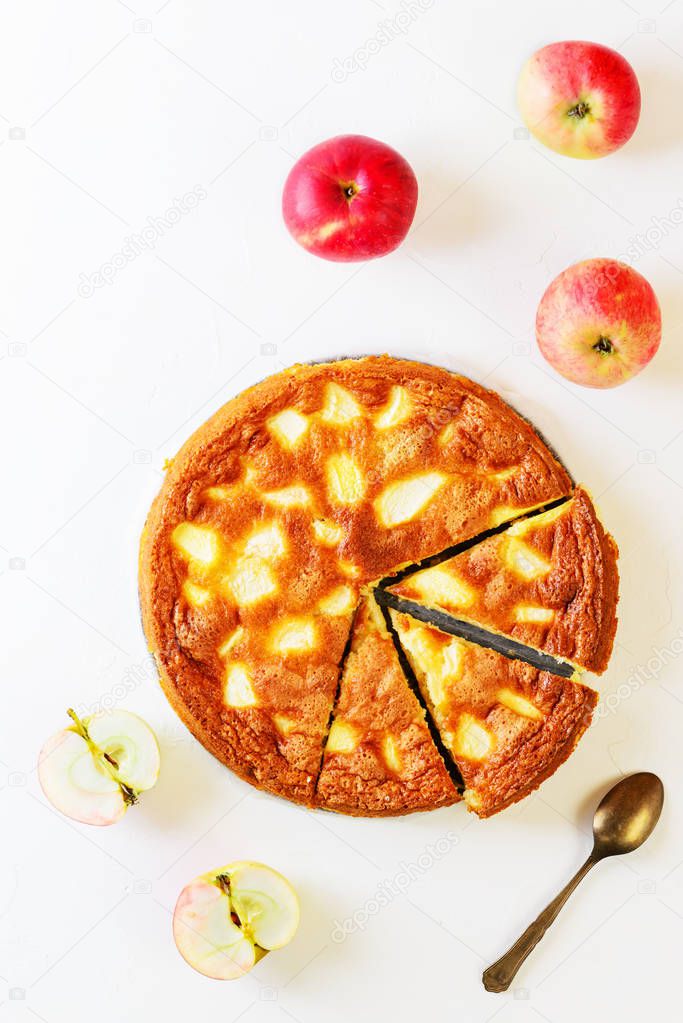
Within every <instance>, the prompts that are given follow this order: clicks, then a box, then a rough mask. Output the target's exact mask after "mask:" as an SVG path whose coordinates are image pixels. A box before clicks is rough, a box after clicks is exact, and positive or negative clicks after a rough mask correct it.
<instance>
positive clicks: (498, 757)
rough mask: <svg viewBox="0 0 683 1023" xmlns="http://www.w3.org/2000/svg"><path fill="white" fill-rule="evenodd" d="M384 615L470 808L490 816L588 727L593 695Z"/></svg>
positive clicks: (536, 780) (559, 759) (524, 790)
mask: <svg viewBox="0 0 683 1023" xmlns="http://www.w3.org/2000/svg"><path fill="white" fill-rule="evenodd" d="M390 614H391V622H392V625H393V627H394V629H395V630H396V633H397V635H398V637H399V640H400V643H401V645H402V646H403V649H404V650H405V652H406V654H407V657H408V662H409V664H410V667H411V669H412V671H413V673H414V675H415V680H416V682H417V684H418V685H419V687H420V690H421V692H422V695H423V697H424V699H425V701H426V703H427V705H428V707H429V711H430V713H431V715H432V717H433V719H434V722H435V724H436V726H437V728H438V729H439V732H440V733H441V738H442V740H443V742H444V745H445V746H446V748H447V750H448V751H449V753H450V755H451V756H452V758H453V760H454V762H455V764H456V765H457V767H458V769H459V771H460V774H461V775H462V778H463V781H464V784H465V793H464V797H465V801H466V803H467V806H468V808H469V809H471V810H474V811H475V813H477V814H478V815H479V816H480V817H489V816H490V815H491V814H494V813H497V812H498V811H499V810H502V809H504V808H505V807H506V806H509V805H510V804H511V803H515V802H517V801H518V800H519V799H522V798H523V797H524V796H526V795H528V794H529V793H530V792H532V791H533V790H534V789H536V788H537V787H538V786H539V785H540V784H541V782H542V781H544V780H545V779H546V778H547V777H549V776H550V775H551V774H552V773H553V772H554V771H555V770H556V769H557V768H558V767H559V766H560V764H562V763H563V762H564V761H565V760H566V759H567V757H568V756H569V754H570V753H571V752H572V750H573V748H574V746H575V745H576V743H577V742H578V740H579V738H580V737H581V735H582V734H583V732H584V731H585V730H586V728H587V727H588V725H589V724H590V720H591V717H592V714H593V709H594V707H595V704H596V702H597V694H596V693H595V692H594V691H593V690H592V689H588V688H587V687H586V686H583V685H581V683H580V682H576V681H573V680H572V679H566V678H561V677H559V676H557V675H552V674H550V673H549V672H543V671H539V670H538V669H536V668H533V667H532V666H531V665H529V664H525V663H524V662H521V661H513V660H510V659H508V658H507V657H504V656H503V655H502V654H500V653H497V652H495V651H493V650H488V649H486V648H484V647H480V646H477V645H476V644H473V643H469V642H467V641H466V640H463V639H458V638H455V637H453V636H449V635H447V634H445V633H443V632H440V631H439V630H438V629H436V628H433V627H431V626H427V625H424V624H423V623H421V622H417V621H415V620H414V619H413V618H410V617H409V616H408V615H404V614H400V613H398V612H396V611H391V613H390Z"/></svg>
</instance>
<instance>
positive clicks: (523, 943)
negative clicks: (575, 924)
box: [482, 853, 597, 991]
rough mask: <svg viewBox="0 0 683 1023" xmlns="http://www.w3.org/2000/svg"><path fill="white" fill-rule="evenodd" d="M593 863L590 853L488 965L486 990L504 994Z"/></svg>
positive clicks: (484, 975) (485, 973)
mask: <svg viewBox="0 0 683 1023" xmlns="http://www.w3.org/2000/svg"><path fill="white" fill-rule="evenodd" d="M596 863H597V860H596V859H595V858H594V854H593V853H591V854H590V856H589V857H588V859H587V860H586V862H585V863H584V864H583V866H582V867H579V869H578V870H577V872H576V873H575V874H574V877H573V878H572V879H571V881H570V882H569V884H567V885H566V886H565V887H564V888H563V889H562V891H561V892H560V894H559V895H557V896H556V897H555V898H554V899H553V901H552V902H551V903H549V905H547V906H546V908H545V909H544V910H543V912H542V913H539V915H538V916H537V917H536V919H535V920H534V922H533V923H532V924H529V926H528V927H527V929H526V930H525V931H524V934H522V936H521V937H520V938H518V939H517V941H516V942H515V943H514V945H512V946H511V948H509V949H508V951H507V952H506V953H505V955H503V956H501V957H500V959H498V960H497V961H496V962H495V963H494V964H493V965H492V966H489V968H488V970H485V971H484V974H483V976H482V980H483V982H484V987H485V988H486V990H487V991H507V989H508V988H509V987H510V984H511V983H512V981H513V980H514V978H515V976H516V974H517V971H518V969H519V968H520V966H521V965H522V963H523V962H524V960H525V959H526V957H527V956H528V955H529V953H530V952H531V951H532V950H533V949H534V948H536V945H538V943H539V941H540V940H541V938H542V937H543V935H544V934H545V932H546V931H547V930H548V928H549V927H550V925H551V923H552V922H553V920H554V919H555V917H556V916H557V914H558V913H559V912H560V910H561V909H562V907H563V906H564V904H565V902H566V901H567V899H568V898H569V896H570V895H571V893H572V892H573V891H574V889H575V888H576V886H577V885H578V884H579V882H580V881H583V879H584V877H585V876H586V874H587V873H588V871H589V870H590V869H591V867H592V866H594V865H595V864H596Z"/></svg>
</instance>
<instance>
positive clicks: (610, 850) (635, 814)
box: [593, 771, 664, 861]
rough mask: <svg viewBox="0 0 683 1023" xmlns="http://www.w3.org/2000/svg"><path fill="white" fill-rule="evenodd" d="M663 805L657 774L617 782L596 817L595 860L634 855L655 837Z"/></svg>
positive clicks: (638, 775) (641, 772) (639, 775)
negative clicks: (644, 843) (635, 851)
mask: <svg viewBox="0 0 683 1023" xmlns="http://www.w3.org/2000/svg"><path fill="white" fill-rule="evenodd" d="M663 805H664V786H663V785H662V782H661V779H660V778H658V777H657V775H656V774H651V773H650V772H649V771H640V772H639V773H638V774H631V775H629V776H628V778H623V779H622V780H621V781H620V782H617V784H616V785H614V786H613V787H612V788H611V789H610V790H609V792H607V793H606V795H604V796H603V797H602V799H601V800H600V803H599V804H598V807H597V809H596V811H595V816H594V817H593V841H594V846H593V859H594V860H596V861H597V860H601V859H604V858H605V857H607V856H621V855H622V853H629V852H633V851H634V850H635V849H637V848H638V847H639V846H641V845H642V844H643V842H645V841H646V839H648V838H649V837H650V835H651V834H652V831H653V829H654V827H655V825H656V823H657V821H658V820H659V817H660V814H661V812H662V806H663Z"/></svg>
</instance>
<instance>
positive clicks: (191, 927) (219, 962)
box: [173, 860, 299, 980]
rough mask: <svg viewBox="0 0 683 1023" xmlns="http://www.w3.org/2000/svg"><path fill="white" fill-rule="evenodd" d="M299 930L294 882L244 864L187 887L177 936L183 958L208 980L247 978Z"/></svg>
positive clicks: (177, 920) (176, 918)
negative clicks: (250, 972)
mask: <svg viewBox="0 0 683 1023" xmlns="http://www.w3.org/2000/svg"><path fill="white" fill-rule="evenodd" d="M298 926H299V900H298V898H297V895H296V892H295V891H294V889H293V888H292V886H291V884H290V883H289V881H288V880H287V879H286V878H285V877H283V876H282V874H279V873H278V872H277V871H276V870H273V869H272V868H271V867H267V866H266V865H265V864H263V863H253V862H251V861H247V860H245V861H241V862H235V863H229V864H227V866H225V867H220V868H219V869H218V870H213V871H210V872H209V873H207V874H201V875H200V876H199V877H196V878H195V879H194V881H191V882H190V883H189V884H188V885H186V886H185V888H183V890H182V892H181V893H180V896H179V897H178V901H177V903H176V907H175V911H174V913H173V937H174V939H175V943H176V946H177V948H178V951H179V952H180V954H181V956H182V957H183V959H184V960H185V961H186V962H187V963H189V965H190V966H192V967H193V968H194V969H195V970H197V971H198V972H199V973H202V974H203V975H204V976H205V977H211V978H212V979H214V980H235V979H236V978H237V977H243V976H244V975H245V974H246V973H248V972H249V970H251V968H252V967H253V966H254V965H255V964H256V963H257V962H258V961H259V959H262V958H263V956H264V955H266V953H267V952H271V951H273V950H275V949H278V948H282V947H283V946H284V945H287V944H288V943H289V942H290V941H291V940H292V938H293V937H294V935H295V934H296V931H297V928H298Z"/></svg>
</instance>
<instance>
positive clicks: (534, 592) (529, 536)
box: [389, 487, 619, 674]
mask: <svg viewBox="0 0 683 1023" xmlns="http://www.w3.org/2000/svg"><path fill="white" fill-rule="evenodd" d="M515 543H516V544H524V548H523V549H524V550H526V549H527V548H528V549H530V550H531V552H532V554H533V555H534V556H535V557H539V558H540V559H542V561H541V571H540V574H539V575H537V576H534V577H533V578H531V579H529V578H525V577H524V576H523V575H520V574H519V573H517V572H516V571H515V570H514V564H513V565H511V564H510V561H511V556H512V554H514V548H512V547H511V544H515ZM617 555H618V551H617V545H616V543H615V542H614V540H613V538H612V537H611V536H610V535H609V533H606V532H605V529H604V527H603V525H602V523H601V522H600V519H599V518H598V515H597V512H596V510H595V508H594V506H593V502H592V501H591V499H590V497H589V495H588V493H587V491H586V490H585V489H584V488H583V487H577V488H576V490H575V492H574V497H573V498H572V500H571V501H568V502H567V503H566V504H564V505H562V506H561V507H558V508H557V509H554V510H553V511H552V512H549V513H547V514H541V515H537V516H534V517H531V518H529V519H528V520H526V521H525V522H519V523H517V524H515V526H514V527H513V528H512V529H510V530H506V531H505V532H503V533H499V534H498V535H496V536H492V537H489V538H488V539H485V540H483V541H482V542H481V543H478V544H476V545H475V546H473V547H471V548H470V549H469V550H467V551H463V552H462V553H460V554H457V555H456V556H455V557H453V558H450V559H448V560H446V561H444V562H442V563H441V564H440V565H439V571H440V572H443V573H446V579H449V578H451V577H453V578H454V579H456V580H458V581H459V582H462V583H463V584H464V585H465V587H466V594H467V599H466V600H465V602H464V603H463V604H458V602H457V600H456V601H452V602H451V601H449V600H448V599H441V600H439V601H427V602H426V603H427V604H428V605H429V606H432V607H438V608H440V609H442V610H444V611H447V612H449V613H451V614H452V615H454V616H455V617H463V618H465V619H466V620H473V621H476V623H477V624H478V625H481V626H484V627H485V628H487V629H491V630H494V631H496V632H499V633H503V634H505V635H507V636H512V638H513V639H516V640H518V641H519V642H521V643H525V644H526V645H527V646H531V647H534V648H536V649H538V650H543V651H544V652H545V653H548V654H552V655H553V656H554V657H558V658H561V659H563V660H567V661H572V662H573V663H574V664H576V665H578V666H579V667H581V668H583V669H585V670H586V671H593V672H596V673H597V674H601V673H602V672H603V671H604V670H605V668H606V667H607V663H608V661H609V658H610V654H611V652H612V645H613V642H614V635H615V632H616V628H617V615H616V608H617V600H618V596H619V592H618V591H619V576H618V570H617ZM543 563H545V565H547V569H548V570H547V571H543ZM421 578H422V579H424V578H425V573H424V572H418V573H415V574H414V575H410V576H407V577H406V578H405V579H403V580H402V582H400V583H397V584H396V585H395V586H391V587H389V589H390V592H393V593H395V594H396V595H398V596H401V597H407V598H409V599H412V600H416V601H418V603H425V601H423V600H421V599H420V598H421V596H423V593H424V590H423V588H422V586H421V583H420V580H421ZM525 611H526V612H527V614H530V615H533V614H534V613H536V614H538V613H541V612H547V613H548V615H549V616H551V617H550V620H549V621H545V622H543V621H538V622H535V621H517V620H516V616H520V617H524V612H525Z"/></svg>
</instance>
